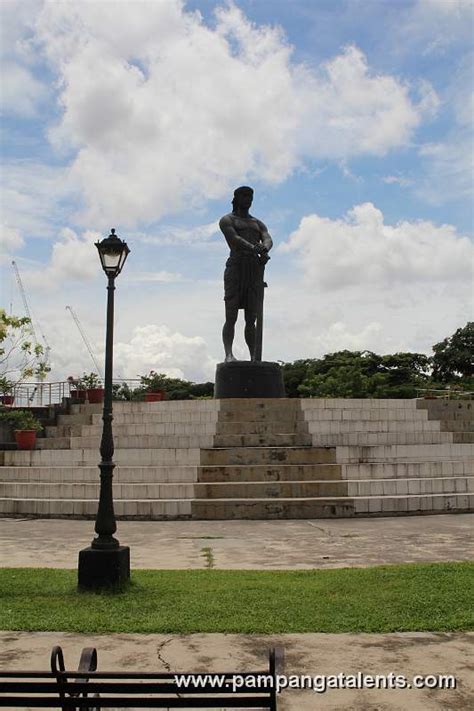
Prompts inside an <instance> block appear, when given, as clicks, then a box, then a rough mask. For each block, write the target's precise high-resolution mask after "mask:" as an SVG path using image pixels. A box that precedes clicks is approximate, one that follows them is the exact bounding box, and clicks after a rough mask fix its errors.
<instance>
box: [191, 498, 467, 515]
mask: <svg viewBox="0 0 474 711" xmlns="http://www.w3.org/2000/svg"><path fill="white" fill-rule="evenodd" d="M191 508H192V515H193V518H196V519H209V520H229V519H318V518H347V517H353V516H367V515H372V516H384V515H391V516H394V515H407V514H408V515H414V514H429V513H440V512H464V513H466V512H469V511H474V494H428V495H424V496H423V495H421V496H416V495H415V496H411V495H408V496H382V497H381V496H372V497H352V498H350V497H347V498H346V497H342V498H337V497H334V498H329V497H327V498H307V499H276V500H275V499H239V500H236V499H230V500H229V499H210V500H204V501H203V500H194V501H193V502H192V504H191Z"/></svg>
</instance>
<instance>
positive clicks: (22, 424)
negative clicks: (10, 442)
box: [0, 410, 43, 449]
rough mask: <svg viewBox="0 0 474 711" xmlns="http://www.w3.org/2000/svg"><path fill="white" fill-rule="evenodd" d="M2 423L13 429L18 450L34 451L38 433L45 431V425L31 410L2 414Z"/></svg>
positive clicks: (0, 414) (0, 415) (0, 417)
mask: <svg viewBox="0 0 474 711" xmlns="http://www.w3.org/2000/svg"><path fill="white" fill-rule="evenodd" d="M0 421H1V422H6V423H7V424H9V425H10V426H11V427H13V434H14V436H15V441H16V443H17V446H18V449H34V446H35V443H36V433H37V432H39V431H40V430H42V429H43V425H42V424H41V422H40V421H39V420H38V419H37V418H36V417H35V416H34V415H33V413H32V412H31V410H10V411H8V412H0Z"/></svg>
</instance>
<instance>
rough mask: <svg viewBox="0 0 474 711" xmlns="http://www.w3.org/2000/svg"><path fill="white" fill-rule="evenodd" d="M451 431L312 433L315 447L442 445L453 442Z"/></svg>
mask: <svg viewBox="0 0 474 711" xmlns="http://www.w3.org/2000/svg"><path fill="white" fill-rule="evenodd" d="M453 437H454V435H453V433H451V432H354V433H350V432H347V433H343V434H319V433H313V434H312V441H313V445H314V446H315V447H339V446H344V445H346V446H362V447H364V446H374V445H419V446H423V445H442V444H450V443H452V442H453Z"/></svg>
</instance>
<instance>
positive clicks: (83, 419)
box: [57, 413, 99, 425]
mask: <svg viewBox="0 0 474 711" xmlns="http://www.w3.org/2000/svg"><path fill="white" fill-rule="evenodd" d="M92 417H93V415H92V414H87V413H78V414H62V415H58V420H57V423H58V425H90V424H92ZM98 417H99V415H98Z"/></svg>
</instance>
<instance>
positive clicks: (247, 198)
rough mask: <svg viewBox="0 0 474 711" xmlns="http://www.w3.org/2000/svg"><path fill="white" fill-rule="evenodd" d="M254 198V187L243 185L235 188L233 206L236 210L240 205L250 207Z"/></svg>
mask: <svg viewBox="0 0 474 711" xmlns="http://www.w3.org/2000/svg"><path fill="white" fill-rule="evenodd" d="M252 200H253V189H252V188H249V186H248V185H241V186H240V188H236V189H235V190H234V199H233V200H232V207H233V208H234V210H235V209H236V208H238V207H243V208H244V209H247V210H248V209H249V207H250V205H251V204H252Z"/></svg>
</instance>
